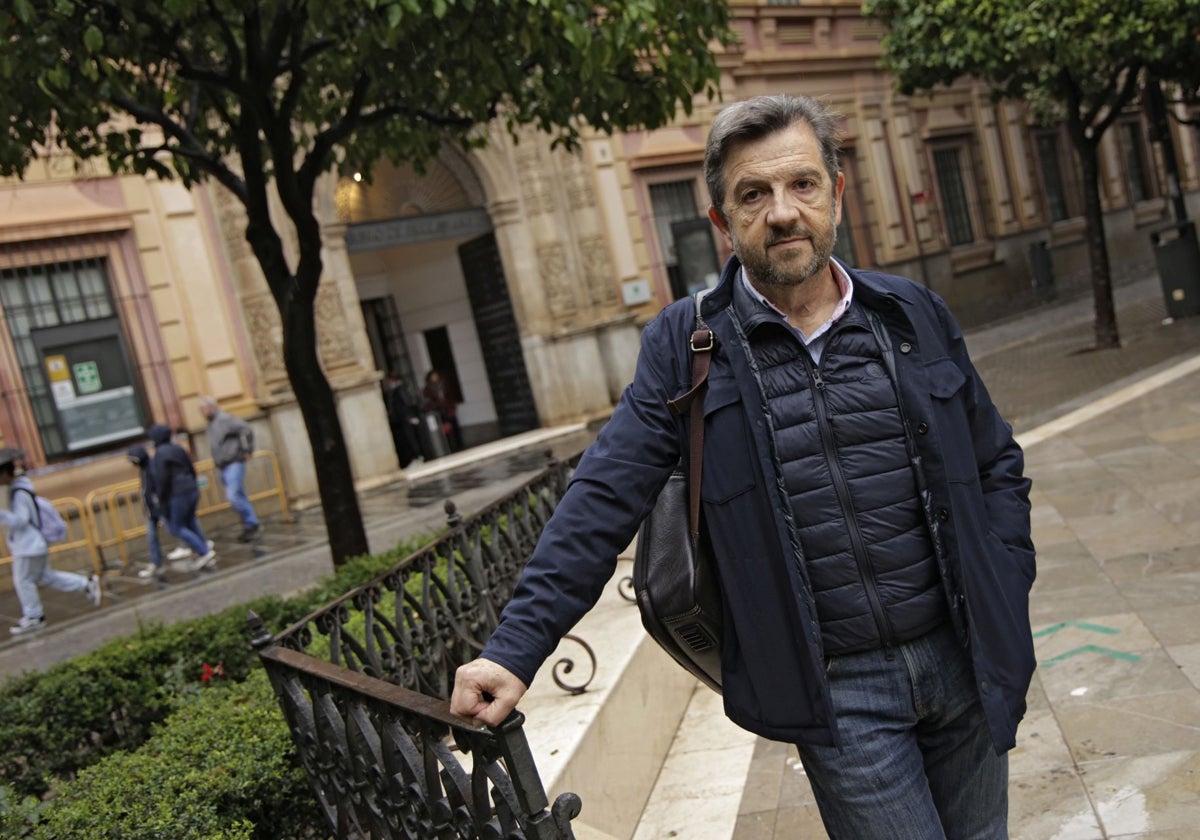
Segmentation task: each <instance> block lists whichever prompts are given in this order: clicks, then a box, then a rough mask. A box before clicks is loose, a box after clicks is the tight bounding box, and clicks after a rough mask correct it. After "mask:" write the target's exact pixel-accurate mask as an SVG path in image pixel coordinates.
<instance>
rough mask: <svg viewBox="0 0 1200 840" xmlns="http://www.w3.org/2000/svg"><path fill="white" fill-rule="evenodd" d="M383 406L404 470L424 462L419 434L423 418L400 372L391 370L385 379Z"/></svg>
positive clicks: (401, 466) (397, 454)
mask: <svg viewBox="0 0 1200 840" xmlns="http://www.w3.org/2000/svg"><path fill="white" fill-rule="evenodd" d="M383 405H384V407H385V408H386V409H387V414H388V425H389V426H391V429H392V442H393V443H394V444H395V446H396V457H397V458H398V459H399V461H400V468H401V469H404V468H405V467H407V466H408V465H409V464H411V463H412V462H413V461H422V460H424V459H423V457H422V455H421V444H420V440H419V438H418V432H419V430H420V428H421V418H420V416H419V415H418V413H417V410H416V408H415V407H414V405H413V401H412V400H411V399H410V398H409V395H408V384H407V383H406V382H405V381H404V376H403V374H401V373H400V371H398V370H389V371H388V372H387V375H386V376H384V378H383Z"/></svg>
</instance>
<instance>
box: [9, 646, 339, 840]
mask: <svg viewBox="0 0 1200 840" xmlns="http://www.w3.org/2000/svg"><path fill="white" fill-rule="evenodd" d="M26 806H27V807H29V808H32V807H33V806H32V805H31V804H30V803H26ZM24 816H25V818H26V820H27V822H26V824H25V825H17V824H11V823H10V824H9V825H4V824H3V823H0V828H3V829H6V833H5V836H20V834H18V832H20V833H21V834H24V836H28V837H32V838H35V839H36V840H42V839H43V838H44V840H51V839H52V838H65V837H81V838H82V837H86V838H89V840H188V838H211V840H218V839H219V840H276V838H305V837H322V836H326V835H327V834H328V827H327V826H326V823H325V819H324V817H323V815H322V814H321V812H320V810H319V808H318V806H317V805H316V802H315V800H314V798H313V796H312V791H311V788H310V787H309V784H308V780H307V778H306V777H305V775H304V773H303V771H302V770H300V769H299V768H298V766H297V763H296V761H295V759H294V754H293V749H292V742H291V736H290V734H289V733H288V729H287V725H286V724H285V723H284V720H283V715H282V713H281V712H280V711H279V706H278V704H277V703H276V702H275V696H274V694H273V693H272V691H271V687H270V684H269V683H268V681H267V678H266V674H265V672H263V671H261V670H259V671H257V672H255V673H254V674H252V675H250V677H249V678H248V679H246V680H245V681H244V682H241V683H231V682H228V681H214V682H213V683H211V684H210V685H209V686H207V687H205V688H204V689H203V690H202V691H200V692H198V694H197V695H194V696H192V697H191V698H189V699H188V700H187V701H185V702H183V703H182V704H181V705H180V707H179V709H178V710H177V711H175V712H174V713H173V714H172V715H171V716H170V717H168V718H167V719H166V721H165V723H164V724H162V725H160V726H156V727H155V729H154V734H153V736H152V737H151V738H150V739H149V740H148V741H146V743H144V744H143V745H142V746H141V747H140V748H139V749H137V750H134V751H131V752H118V753H114V754H112V755H110V756H108V757H107V758H105V759H103V760H102V761H100V762H98V763H97V764H95V765H93V766H92V767H89V768H87V769H85V770H82V771H81V772H80V773H79V776H78V778H77V779H76V780H75V781H74V782H71V783H66V784H64V785H62V786H61V787H60V788H59V790H58V791H57V796H56V797H55V798H54V799H52V800H49V801H47V802H45V803H42V804H41V806H40V807H38V808H36V811H35V813H34V815H33V819H32V820H29V817H30V814H29V813H28V812H26V814H25V815H24ZM12 822H14V823H15V822H16V820H15V819H14V820H13V821H12ZM30 823H32V824H30Z"/></svg>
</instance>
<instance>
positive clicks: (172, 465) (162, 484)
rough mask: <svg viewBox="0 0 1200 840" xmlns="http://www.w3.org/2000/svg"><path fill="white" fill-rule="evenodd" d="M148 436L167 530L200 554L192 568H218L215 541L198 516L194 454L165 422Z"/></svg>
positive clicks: (197, 487)
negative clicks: (172, 436)
mask: <svg viewBox="0 0 1200 840" xmlns="http://www.w3.org/2000/svg"><path fill="white" fill-rule="evenodd" d="M146 437H148V438H150V441H151V443H153V444H154V457H153V458H152V459H151V462H150V474H151V476H152V477H153V480H154V488H155V490H156V491H157V492H158V503H159V506H160V507H161V508H162V510H163V511H164V512H165V513H166V514H167V530H168V531H170V532H171V536H173V537H175V538H176V539H177V540H181V541H182V542H183V544H184V545H186V546H187V547H188V548H190V549H191V550H192V553H193V554H194V555H195V557H196V559H195V560H193V561H192V571H194V572H200V571H204V570H206V569H215V568H216V566H217V553H216V552H215V551H213V544H212V542H211V541H210V540H208V539H206V538H205V536H204V531H203V530H202V529H201V527H200V520H199V518H198V517H197V516H196V510H197V508H198V507H199V505H200V487H199V485H198V484H197V482H196V468H195V466H194V465H193V464H192V456H191V454H190V453H189V452H188V451H187V450H186V449H184V448H183V447H182V446H180V445H179V444H177V443H175V442H174V441H172V440H171V428H170V427H169V426H167V425H166V424H164V423H155V424H154V425H153V426H151V427H150V428H149V429H147V430H146Z"/></svg>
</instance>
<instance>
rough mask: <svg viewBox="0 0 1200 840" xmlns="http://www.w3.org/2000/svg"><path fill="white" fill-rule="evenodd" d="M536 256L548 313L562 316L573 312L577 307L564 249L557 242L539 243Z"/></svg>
mask: <svg viewBox="0 0 1200 840" xmlns="http://www.w3.org/2000/svg"><path fill="white" fill-rule="evenodd" d="M537 257H538V272H539V274H540V275H541V278H542V288H543V289H544V290H545V292H546V303H547V305H548V306H549V308H550V314H551V315H553V316H555V317H562V316H564V315H570V314H572V313H574V312H575V311H576V309H577V307H576V304H575V297H574V295H572V294H571V284H570V277H569V275H568V274H567V252H566V249H565V248H564V247H563V246H562V244H561V243H559V242H552V243H548V244H545V245H539V246H538V249H537Z"/></svg>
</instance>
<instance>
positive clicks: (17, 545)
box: [0, 447, 103, 636]
mask: <svg viewBox="0 0 1200 840" xmlns="http://www.w3.org/2000/svg"><path fill="white" fill-rule="evenodd" d="M24 460H25V459H24V453H23V452H21V450H19V449H12V448H10V447H5V448H3V449H0V485H3V486H5V487H7V488H8V508H7V509H2V508H0V525H4V526H5V527H6V528H8V536H7V537H6V540H7V542H8V553H9V554H11V555H12V578H13V589H14V590H16V593H17V600H18V601H20V602H21V619H20V621H18V622H17V624H16V626H14V627H10V628H8V631H9V632H10V633H12V634H13V635H14V636H23V635H25V634H27V633H34V632H37V631H38V630H41V629H42V628H43V627H45V626H46V614H45V612H44V611H43V610H42V599H41V597H40V596H39V594H38V587H39V586H49V587H50V588H51V589H57V590H59V591H61V592H82V593H83V594H84V595H86V596H87V599H88V600H89V601H91V602H92V604H93V605H94V606H97V607H98V606H100V601H101V599H102V598H103V593H102V591H101V589H100V579H99V578H98V577H96V576H95V575H88V576H87V577H84V576H83V575H77V574H75V573H73V572H57V571H55V570H54V569H52V568H50V546H49V545H47V544H46V538H45V537H44V536H42V532H41V529H40V528H39V527H38V522H39V520H38V517H39V513H38V509H37V502H36V500H35V498H34V490H33V483H32V482H31V481H30V480H29V476H27V475H25V474H24V470H22V471H21V475H17V465H18V463H20V464H21V465H22V467H23V466H24Z"/></svg>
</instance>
